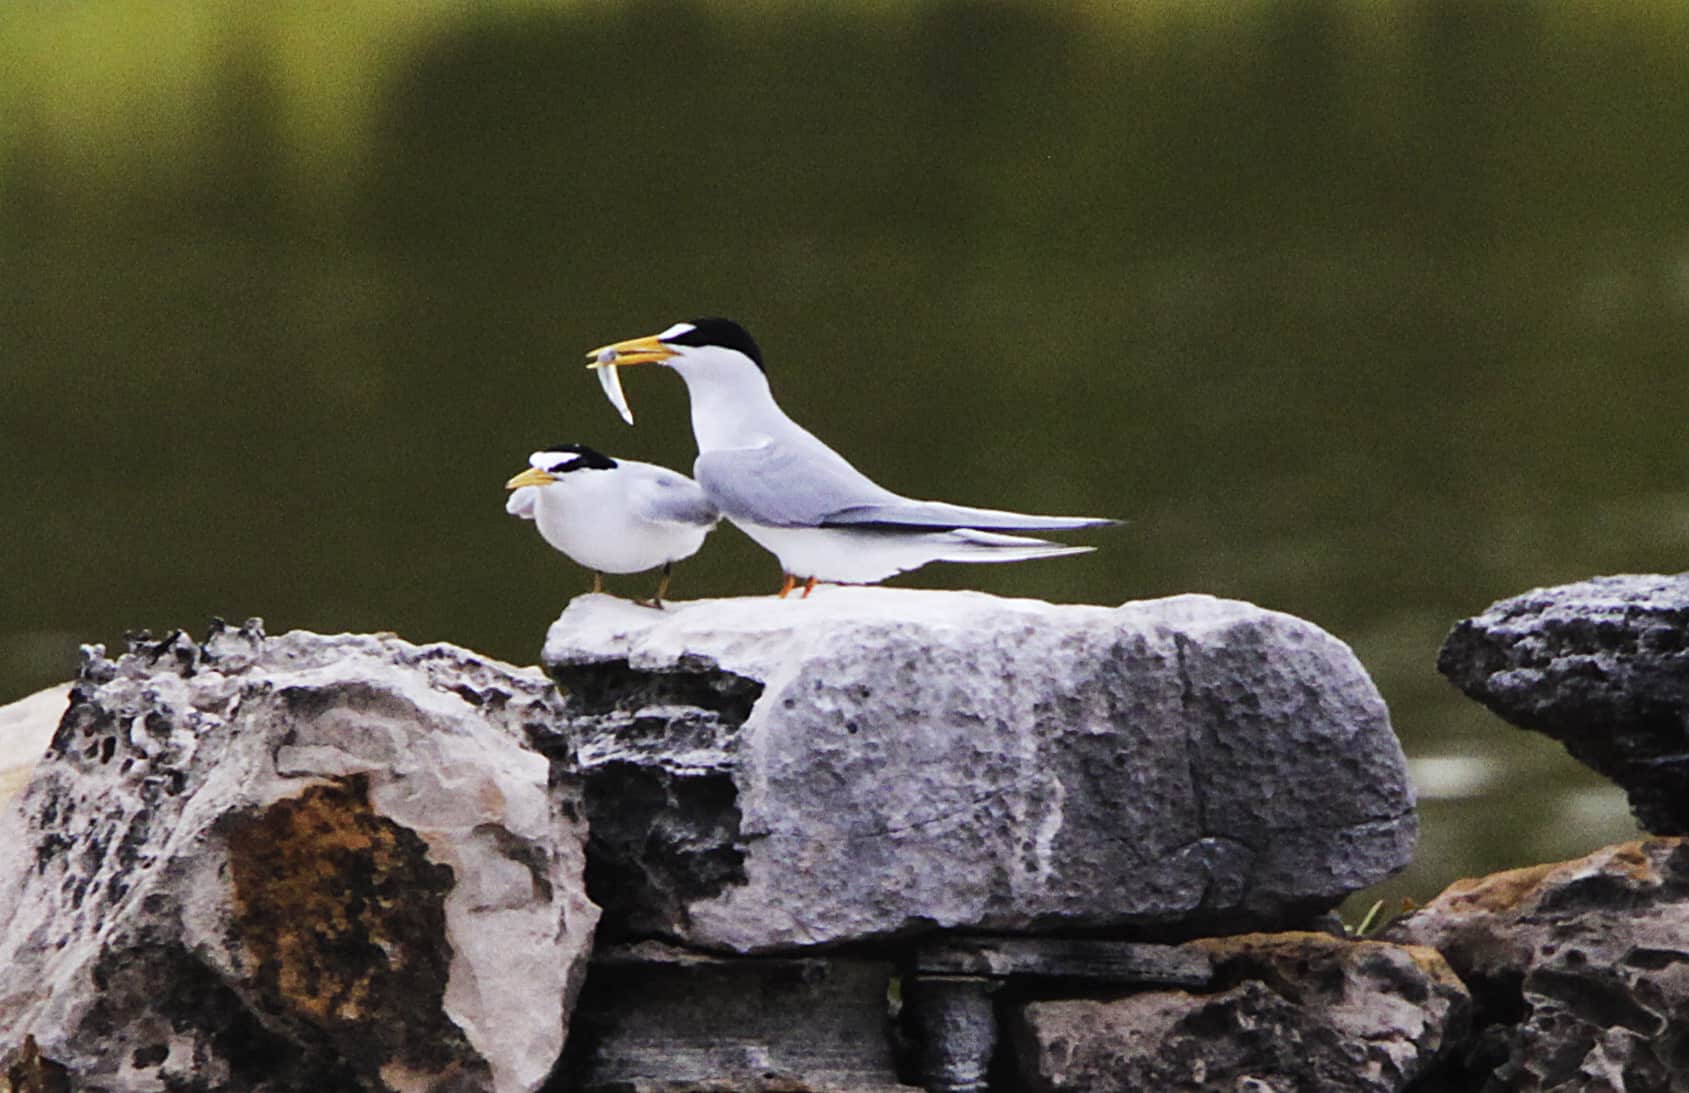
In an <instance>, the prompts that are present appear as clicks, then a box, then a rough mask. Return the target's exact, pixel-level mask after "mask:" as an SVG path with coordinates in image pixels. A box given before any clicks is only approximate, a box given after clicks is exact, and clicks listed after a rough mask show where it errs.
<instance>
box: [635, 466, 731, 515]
mask: <svg viewBox="0 0 1689 1093" xmlns="http://www.w3.org/2000/svg"><path fill="white" fill-rule="evenodd" d="M658 469H659V470H662V471H663V473H662V474H661V475H657V476H652V477H650V478H648V479H647V480H646V481H645V482H643V483H641V488H640V497H639V514H640V515H641V516H643V517H644V518H645V519H647V520H650V521H652V522H653V523H659V524H688V525H694V526H697V527H709V526H711V525H713V524H714V523H715V522H716V521H717V520H719V519H721V513H719V512H717V511H716V507H715V506H714V505H713V504H711V503H710V499H709V497H708V496H706V495H705V493H704V491H703V490H702V489H701V488H699V486H698V483H696V482H694V481H692V480H691V479H690V478H687V477H686V476H685V475H683V474H680V473H678V472H675V471H670V470H668V469H666V468H658Z"/></svg>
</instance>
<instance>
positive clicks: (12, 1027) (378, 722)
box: [0, 620, 597, 1091]
mask: <svg viewBox="0 0 1689 1093" xmlns="http://www.w3.org/2000/svg"><path fill="white" fill-rule="evenodd" d="M557 708H558V701H557V699H556V696H555V693H554V692H553V691H552V689H551V688H550V686H549V685H548V684H547V682H546V681H545V680H544V678H543V677H541V676H539V675H538V674H537V673H524V672H519V671H516V670H514V669H511V668H509V667H508V666H505V665H501V664H498V663H496V662H492V661H487V660H484V659H482V658H479V657H477V656H475V655H474V654H472V653H468V652H466V651H464V650H461V649H457V648H454V647H451V646H446V645H433V646H424V647H417V646H414V645H410V644H407V643H405V642H403V641H399V640H398V639H396V638H392V637H364V636H350V635H343V636H339V637H321V636H317V635H314V634H306V633H299V632H295V633H291V634H287V635H284V636H282V637H279V638H270V639H266V638H264V636H263V634H262V630H261V628H260V626H259V624H258V623H257V620H253V621H252V622H250V623H248V624H247V625H246V626H244V627H242V628H240V629H239V630H238V631H237V630H233V629H227V628H224V627H222V626H221V625H220V624H219V625H218V626H216V627H214V630H213V633H212V635H211V637H209V638H208V639H207V640H206V642H205V643H204V644H203V645H196V644H194V643H193V642H191V641H189V640H188V639H187V638H185V637H183V636H181V635H180V634H179V633H178V634H175V635H172V636H171V637H170V638H168V639H166V640H164V641H161V642H157V643H151V642H139V643H136V644H135V645H134V646H132V649H131V652H130V653H129V654H128V655H126V656H124V657H122V658H121V659H119V660H118V661H116V662H115V663H114V662H112V661H109V660H107V659H105V657H104V655H103V651H102V650H99V649H98V648H97V647H96V648H93V649H90V650H87V651H86V657H85V663H84V665H83V672H82V676H81V679H80V680H79V681H78V683H77V684H76V687H75V691H74V694H73V698H72V702H71V705H70V709H69V711H68V712H67V713H66V714H65V717H64V720H63V722H62V723H61V724H60V726H59V728H58V731H57V733H56V735H55V736H54V738H53V741H52V746H51V749H50V752H49V754H48V757H47V758H46V759H45V760H44V761H43V762H42V764H41V766H40V767H39V768H38V769H37V771H36V776H35V779H34V781H33V782H32V783H31V785H30V788H29V789H28V791H27V792H26V793H25V795H24V796H23V797H22V798H21V799H20V800H19V802H18V807H17V808H15V809H13V810H11V811H10V812H9V813H7V814H6V815H5V816H4V818H0V1051H5V1050H8V1049H13V1050H16V1049H18V1048H19V1047H20V1045H23V1044H25V1043H27V1042H28V1039H27V1038H28V1037H30V1036H33V1038H34V1041H35V1042H36V1043H37V1044H38V1045H39V1051H40V1054H41V1055H42V1056H44V1057H45V1058H46V1059H48V1060H51V1061H52V1063H53V1064H54V1065H56V1066H60V1067H63V1068H64V1071H65V1072H66V1073H68V1074H69V1076H70V1077H71V1079H72V1080H73V1083H74V1085H75V1087H76V1088H78V1089H111V1090H117V1089H123V1090H131V1089H132V1090H154V1089H227V1090H276V1091H280V1090H301V1091H303V1090H322V1089H337V1090H342V1089H345V1090H349V1089H360V1088H362V1089H370V1090H380V1089H392V1090H423V1089H428V1090H471V1089H476V1090H478V1089H495V1090H499V1091H508V1090H527V1089H534V1088H537V1087H538V1086H539V1085H540V1084H541V1083H542V1082H543V1081H544V1080H545V1078H546V1076H547V1073H548V1072H549V1070H550V1068H551V1066H552V1065H553V1063H554V1061H555V1060H556V1058H557V1057H558V1055H559V1054H560V1052H561V1048H562V1044H563V1037H564V1031H565V1027H566V1021H567V1016H568V1007H569V1005H570V1003H571V1001H572V997H573V992H574V991H575V990H576V989H577V988H578V980H579V978H580V976H581V975H582V974H583V973H584V959H585V954H586V950H587V948H588V946H589V944H590V938H591V933H592V929H593V925H594V922H595V920H596V917H597V911H596V908H595V907H593V906H592V905H591V904H590V903H589V902H588V901H587V900H586V898H585V896H584V894H583V892H582V873H583V860H582V854H583V842H584V836H583V833H582V831H581V824H580V819H579V817H580V802H579V796H578V789H577V788H575V787H574V786H573V785H571V784H569V783H567V782H566V781H556V783H555V784H549V785H548V783H551V782H552V781H553V779H552V777H551V767H550V764H549V763H548V762H547V760H546V759H545V758H544V757H543V756H541V755H539V754H538V753H537V752H535V751H533V750H531V749H529V748H528V747H526V746H525V744H524V738H525V735H526V731H527V726H528V725H530V724H534V725H538V724H540V723H543V722H545V721H548V720H550V719H552V718H554V717H555V716H556V713H557Z"/></svg>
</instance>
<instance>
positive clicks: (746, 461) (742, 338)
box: [587, 319, 1120, 596]
mask: <svg viewBox="0 0 1689 1093" xmlns="http://www.w3.org/2000/svg"><path fill="white" fill-rule="evenodd" d="M587 357H588V359H589V361H590V363H589V364H588V366H587V367H589V368H595V369H599V370H600V372H599V382H600V383H602V384H604V387H605V392H606V394H608V395H610V397H611V399H612V401H613V402H615V403H616V406H617V409H618V410H624V409H625V400H623V401H620V402H617V401H616V395H619V394H620V392H621V388H620V383H619V381H615V389H614V393H612V391H611V383H612V381H610V380H606V379H605V378H604V376H603V372H605V371H614V370H615V369H616V368H621V367H627V366H630V365H638V364H662V365H666V366H667V367H669V368H672V369H674V370H675V371H676V372H678V373H679V374H680V378H681V379H682V380H684V381H685V382H686V389H687V393H688V395H690V397H691V402H692V432H693V435H694V436H696V438H697V440H698V459H697V462H696V463H694V464H693V467H692V473H693V475H694V476H696V478H697V480H698V485H699V486H701V487H702V488H703V491H704V493H705V495H706V496H707V497H708V498H709V500H710V502H711V503H712V504H714V505H715V507H716V508H717V509H719V510H720V511H721V514H722V515H723V516H725V517H727V518H728V519H729V520H731V521H732V522H733V523H734V524H735V525H737V526H738V527H739V528H741V529H742V530H743V531H744V532H745V533H746V534H747V535H749V536H750V537H751V538H752V539H754V540H756V542H757V543H758V544H760V545H761V546H762V547H763V548H764V549H766V550H768V551H769V552H771V553H772V554H774V555H775V557H777V558H779V559H780V565H781V566H782V568H783V569H784V570H785V583H784V585H783V587H782V588H781V590H780V595H781V596H785V595H787V594H788V593H789V592H791V590H792V588H793V587H794V586H795V585H796V583H797V582H798V581H800V580H801V581H803V582H804V592H803V594H804V595H805V596H807V595H809V593H810V592H811V591H812V590H813V589H814V588H815V584H816V582H817V581H826V582H828V583H830V584H874V583H877V582H879V581H883V580H885V579H886V578H887V577H890V576H892V575H893V574H895V573H902V572H905V571H907V570H911V569H917V568H919V567H920V566H923V565H926V564H927V563H928V562H1018V561H1024V560H1027V559H1031V558H1055V557H1060V556H1062V555H1066V554H1082V553H1085V552H1086V551H1089V550H1092V549H1094V548H1093V547H1088V546H1066V545H1064V544H1061V543H1052V542H1050V541H1049V540H1047V539H1038V538H1032V537H1030V536H1026V535H1014V534H1007V533H1009V532H1024V531H1069V530H1073V529H1076V528H1093V527H1105V526H1108V525H1112V524H1118V523H1119V522H1120V521H1118V520H1110V519H1105V518H1101V517H1094V516H1037V515H1032V514H1028V513H1020V512H1008V511H1005V510H1002V509H981V508H971V507H969V506H966V505H952V504H947V503H945V502H943V501H919V500H916V499H914V498H910V497H904V496H902V495H900V494H896V493H893V492H892V491H891V490H888V489H886V488H885V487H883V486H881V485H879V484H878V483H876V482H874V481H873V480H872V479H870V478H869V477H868V476H867V475H865V474H863V473H862V472H861V471H859V470H857V469H856V468H855V467H853V466H851V465H850V463H848V462H847V461H846V460H845V458H844V457H843V456H842V455H840V454H839V453H838V452H835V451H834V450H833V449H831V448H829V447H828V446H827V445H826V444H824V443H822V442H821V441H820V440H819V439H817V438H816V437H815V435H814V434H812V433H811V432H809V430H807V429H805V428H804V427H803V426H801V425H799V424H798V423H797V422H795V421H793V420H792V419H791V418H789V417H787V416H786V413H785V411H783V410H781V409H780V406H779V404H778V403H776V402H775V401H774V395H773V393H772V392H771V391H770V389H769V386H768V376H767V373H766V372H765V370H764V368H763V363H762V353H761V351H760V350H759V349H758V348H757V344H756V342H755V341H753V340H752V338H751V336H750V334H749V333H747V332H746V330H745V328H744V327H742V326H740V325H739V324H738V323H735V322H733V321H732V320H730V319H694V320H691V321H689V322H682V323H675V324H674V325H673V326H671V327H669V328H668V329H667V330H664V331H663V332H662V333H661V334H653V335H651V336H649V337H644V338H630V339H628V340H627V341H622V342H616V343H614V344H613V345H606V346H603V347H601V348H599V349H595V350H593V351H592V352H591V353H588V354H587ZM623 416H624V417H629V416H631V415H630V414H627V413H624V415H623Z"/></svg>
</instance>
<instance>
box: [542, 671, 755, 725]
mask: <svg viewBox="0 0 1689 1093" xmlns="http://www.w3.org/2000/svg"><path fill="white" fill-rule="evenodd" d="M546 670H547V671H548V672H549V673H550V674H551V678H552V679H554V680H556V681H557V685H558V686H559V687H560V688H562V690H563V692H564V694H565V695H566V696H567V698H568V701H569V705H570V706H571V707H572V711H571V712H573V713H575V714H577V715H584V716H601V715H603V714H607V713H613V712H616V711H618V710H623V711H625V710H632V709H637V708H639V707H641V706H696V707H698V708H700V709H705V710H711V711H714V712H715V713H717V714H719V715H720V716H721V717H722V718H723V719H724V720H727V721H730V722H732V723H733V724H735V725H742V724H744V723H745V720H746V719H747V718H749V717H750V716H751V707H752V706H754V705H756V701H757V699H759V698H761V697H762V684H761V683H759V682H757V681H756V680H754V679H751V678H749V677H747V676H741V675H735V674H734V673H732V672H724V671H722V670H721V669H720V668H718V667H717V666H716V665H715V662H713V661H711V660H709V659H707V658H705V657H683V658H681V661H680V666H679V669H678V670H675V671H667V672H646V671H641V670H637V669H635V668H633V667H632V666H630V665H629V663H628V661H627V659H626V658H625V657H624V658H620V659H615V660H601V661H595V662H592V663H590V664H589V663H581V664H548V665H546Z"/></svg>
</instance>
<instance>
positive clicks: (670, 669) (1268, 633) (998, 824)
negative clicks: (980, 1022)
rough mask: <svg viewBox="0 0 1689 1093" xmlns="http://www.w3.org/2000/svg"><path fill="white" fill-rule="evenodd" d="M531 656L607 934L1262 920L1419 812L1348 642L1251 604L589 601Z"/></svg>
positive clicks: (1327, 886) (739, 947) (722, 938)
mask: <svg viewBox="0 0 1689 1093" xmlns="http://www.w3.org/2000/svg"><path fill="white" fill-rule="evenodd" d="M544 661H545V664H546V667H547V669H548V670H549V671H550V672H551V673H552V675H553V676H554V677H555V678H556V679H557V680H558V681H559V683H561V684H562V685H563V687H564V688H565V689H566V690H567V691H568V692H569V696H570V697H569V704H568V709H567V713H568V719H567V722H566V725H565V731H564V734H563V737H564V739H563V740H562V741H561V742H560V743H559V746H568V747H572V748H574V749H575V750H576V751H577V752H578V755H579V761H580V764H581V769H582V773H583V776H584V777H585V779H586V799H587V809H588V815H589V818H590V820H591V824H592V839H593V843H592V852H591V859H592V863H593V864H592V866H591V869H592V873H591V874H590V875H589V878H588V883H589V890H590V891H591V892H592V893H593V896H594V898H595V899H597V900H598V901H599V902H600V903H601V904H603V905H604V906H605V927H606V929H608V930H611V931H613V932H615V933H619V934H623V935H635V936H640V935H643V936H666V937H668V938H671V939H674V940H677V941H680V942H683V943H688V944H693V945H698V946H703V947H707V948H714V949H722V950H731V951H739V952H757V951H772V950H782V949H791V948H797V947H802V946H809V945H823V944H831V943H838V942H844V941H848V940H853V939H861V938H870V937H883V936H892V935H899V934H911V933H917V932H921V931H924V930H928V929H933V928H941V927H955V928H968V929H984V930H1001V931H1010V932H1018V931H1032V930H1039V929H1048V928H1052V927H1067V928H1072V927H1095V926H1116V925H1123V924H1125V925H1136V926H1142V927H1145V928H1147V929H1151V930H1153V929H1155V928H1161V929H1164V930H1183V931H1186V936H1189V932H1190V931H1193V930H1195V929H1197V928H1199V927H1202V926H1214V925H1216V924H1228V925H1240V924H1249V925H1261V926H1265V925H1279V924H1286V923H1294V922H1299V921H1303V920H1305V918H1306V917H1307V916H1308V915H1310V914H1313V913H1315V912H1318V911H1321V910H1324V909H1326V908H1328V907H1330V906H1332V905H1333V904H1334V903H1336V902H1337V901H1338V900H1340V899H1342V898H1343V896H1344V895H1346V894H1347V893H1349V892H1351V891H1353V890H1355V889H1357V888H1360V887H1363V886H1365V885H1367V884H1370V883H1373V882H1375V881H1377V880H1379V879H1381V878H1383V877H1385V876H1388V875H1389V874H1390V873H1392V872H1394V871H1396V870H1397V869H1400V868H1401V867H1402V866H1403V865H1405V864H1406V863H1407V861H1408V859H1409V856H1410V854H1411V850H1412V846H1413V841H1414V836H1415V833H1416V830H1417V825H1416V818H1415V814H1414V809H1413V796H1412V790H1411V788H1410V786H1409V783H1408V780H1407V777H1406V773H1405V766H1404V763H1403V759H1402V753H1401V749H1400V746H1399V745H1398V744H1397V742H1396V739H1395V737H1394V735H1393V734H1392V733H1391V731H1390V724H1389V718H1388V714H1387V712H1386V710H1385V707H1384V704H1383V702H1382V700H1381V699H1380V698H1379V696H1378V692H1377V690H1376V689H1375V688H1374V687H1373V685H1372V682H1371V680H1370V679H1369V678H1368V677H1367V675H1366V672H1365V671H1364V670H1363V669H1362V668H1361V666H1360V664H1359V663H1358V662H1357V661H1356V660H1355V658H1354V656H1353V654H1351V653H1350V651H1349V649H1348V648H1347V647H1346V646H1344V645H1343V644H1342V643H1341V642H1339V641H1337V640H1336V639H1335V638H1333V637H1331V635H1329V634H1327V633H1325V632H1324V631H1322V630H1320V629H1318V628H1317V627H1314V626H1313V625H1311V624H1309V623H1306V622H1304V621H1302V620H1300V619H1296V618H1293V617H1291V616H1289V615H1283V614H1279V613H1276V612H1271V611H1264V610H1261V609H1260V608H1256V607H1253V606H1250V605H1248V604H1243V603H1237V602H1232V601H1225V600H1217V599H1213V598H1211V597H1206V596H1181V597H1175V598H1171V599H1165V600H1155V601H1149V602H1143V603H1129V604H1126V605H1125V606H1123V607H1120V608H1112V609H1111V608H1102V607H1086V606H1056V605H1051V604H1047V603H1042V602H1037V601H1031V600H1004V599H999V598H996V597H992V596H987V595H982V594H977V593H965V592H928V591H916V590H908V589H887V588H834V587H823V588H821V589H818V590H817V591H816V593H815V594H814V595H813V596H811V597H810V598H809V599H797V598H792V599H787V600H778V599H774V598H754V599H753V598H744V599H733V600H704V601H695V602H692V603H684V604H675V605H671V607H670V609H669V610H667V611H663V612H657V611H651V610H648V609H646V608H642V607H638V606H635V605H632V604H629V603H626V602H624V601H620V600H615V599H612V598H610V597H607V596H583V597H580V598H578V599H576V600H575V601H574V602H573V603H572V604H571V605H570V606H569V608H568V609H567V610H566V611H565V612H564V613H563V615H562V617H561V618H559V619H558V620H557V622H556V623H554V624H553V626H552V628H551V631H550V634H549V635H548V637H547V641H546V647H545V653H544Z"/></svg>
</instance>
